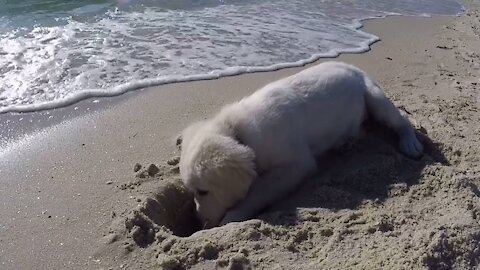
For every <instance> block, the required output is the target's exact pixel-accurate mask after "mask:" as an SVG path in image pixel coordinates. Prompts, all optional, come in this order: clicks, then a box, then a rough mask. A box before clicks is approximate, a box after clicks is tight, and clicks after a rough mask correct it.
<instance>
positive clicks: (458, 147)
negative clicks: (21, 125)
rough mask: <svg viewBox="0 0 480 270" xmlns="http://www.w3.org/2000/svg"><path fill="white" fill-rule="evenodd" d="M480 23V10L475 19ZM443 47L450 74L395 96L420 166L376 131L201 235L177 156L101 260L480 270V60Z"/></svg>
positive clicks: (439, 70) (464, 48) (125, 218)
mask: <svg viewBox="0 0 480 270" xmlns="http://www.w3.org/2000/svg"><path fill="white" fill-rule="evenodd" d="M478 15H479V12H478V10H477V9H476V6H473V7H472V8H471V9H470V10H469V11H468V14H467V15H466V16H478ZM466 21H467V20H462V19H461V18H460V19H458V20H456V21H455V22H454V23H453V24H451V25H448V26H447V27H446V30H445V31H450V32H449V35H450V36H455V35H461V34H462V33H465V32H467V34H468V35H473V36H476V37H477V38H478V37H480V36H479V35H480V32H479V31H478V29H480V23H478V22H471V21H467V22H468V24H466V23H465V22H466ZM459 29H460V30H461V31H459ZM435 42H437V43H438V44H437V45H438V46H439V47H438V48H437V49H438V50H441V53H442V55H443V56H442V57H443V58H441V59H436V60H435V61H437V62H438V63H443V62H446V63H449V64H448V65H447V64H444V65H440V64H438V65H437V67H436V69H435V70H434V72H435V76H431V77H428V76H427V77H425V76H423V77H422V76H418V78H417V77H416V78H413V77H412V78H405V81H408V83H405V82H399V85H396V86H397V87H401V89H402V91H403V92H402V93H401V94H395V93H390V92H388V91H387V95H389V97H391V98H392V99H393V101H394V103H395V104H396V105H397V106H399V107H400V106H404V109H405V110H406V111H407V112H409V113H410V117H411V118H412V119H411V120H412V122H413V123H414V125H415V128H416V129H417V133H418V135H419V137H420V138H421V140H422V142H423V143H424V145H425V149H426V153H425V155H424V156H423V157H422V158H421V159H419V160H412V159H409V158H407V157H405V156H403V155H401V154H400V153H399V152H398V150H397V148H396V146H395V145H396V138H395V137H394V136H392V134H389V133H386V132H385V131H384V129H383V128H382V127H378V126H376V125H374V124H369V125H367V127H366V131H367V132H366V136H365V137H364V138H361V139H360V140H359V141H357V142H355V143H353V144H349V145H348V146H345V147H342V148H340V149H338V150H336V151H332V152H331V153H329V154H328V155H327V156H326V157H323V158H321V159H320V160H319V166H320V172H319V174H318V175H317V176H316V177H314V178H312V179H308V180H307V181H306V182H305V184H304V185H302V187H301V188H300V189H299V190H298V191H296V192H294V193H293V194H292V196H290V197H289V198H287V199H285V200H283V201H281V202H279V203H277V204H275V205H273V206H271V207H270V208H268V209H266V210H265V211H264V212H263V213H262V214H261V215H259V216H258V217H257V218H256V219H253V220H249V221H245V222H241V223H231V224H227V225H226V226H223V227H219V228H213V229H210V230H199V228H200V226H199V224H198V222H197V221H196V219H195V216H194V203H193V198H192V195H191V194H190V193H189V192H188V190H186V188H185V187H184V186H183V185H182V183H181V181H180V179H179V175H178V167H177V166H178V157H177V158H173V159H172V160H169V161H167V162H166V164H165V165H155V167H156V168H157V169H158V171H156V170H150V172H153V171H155V173H149V170H148V166H146V168H143V167H141V168H138V170H136V172H135V173H136V175H137V176H132V178H133V180H127V181H126V184H125V185H126V186H127V188H122V185H120V186H119V189H121V190H122V192H127V193H128V192H130V193H131V194H134V195H135V196H139V194H141V195H142V196H144V197H142V200H141V203H139V204H138V206H137V207H136V208H135V209H132V210H131V211H128V212H126V213H123V214H118V215H116V216H115V218H114V221H113V223H112V226H111V229H110V232H109V234H108V235H106V236H105V239H104V242H105V246H104V250H102V251H100V252H99V253H98V257H99V258H101V259H102V260H103V261H105V262H108V263H109V265H123V266H124V267H125V268H128V269H478V267H480V190H479V186H480V126H479V123H480V111H479V110H480V109H479V101H480V98H479V97H480V94H479V92H478V91H479V87H478V85H480V81H479V80H478V78H480V74H479V73H480V72H479V70H480V67H479V66H478V62H479V61H480V55H478V54H475V53H472V51H473V47H469V44H470V43H467V42H466V41H465V40H464V39H462V38H461V36H459V38H458V39H451V38H450V39H443V38H442V36H439V37H438V39H437V40H436V41H435ZM444 47H445V48H446V47H448V48H450V49H445V48H444ZM432 61H433V60H432ZM448 61H450V62H448ZM459 61H460V62H459ZM454 63H460V64H462V65H460V64H458V66H456V65H455V64H454ZM465 63H468V64H465ZM412 68H414V67H412ZM475 72H476V73H475ZM412 74H415V72H412ZM418 74H421V72H419V73H418ZM393 86H394V87H395V85H393ZM427 86H428V87H427ZM434 86H435V87H438V89H440V90H439V91H427V90H428V88H431V87H434ZM423 89H425V90H423ZM137 167H138V166H136V168H137ZM142 168H143V169H142ZM131 187H132V188H131Z"/></svg>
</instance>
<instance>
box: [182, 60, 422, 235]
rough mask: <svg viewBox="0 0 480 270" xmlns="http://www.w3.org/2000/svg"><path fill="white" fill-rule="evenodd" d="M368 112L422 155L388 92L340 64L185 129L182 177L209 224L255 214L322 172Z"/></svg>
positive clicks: (410, 151)
mask: <svg viewBox="0 0 480 270" xmlns="http://www.w3.org/2000/svg"><path fill="white" fill-rule="evenodd" d="M367 114H369V115H371V116H373V118H374V119H376V120H377V121H379V122H381V123H383V124H384V125H386V126H387V127H389V128H391V129H393V130H394V131H395V132H396V134H398V137H399V140H400V147H399V148H400V150H401V151H402V152H403V153H405V154H406V155H408V156H410V157H419V156H420V155H421V154H422V151H423V147H422V145H421V143H420V142H419V141H418V140H417V138H416V136H415V132H414V130H413V129H412V127H411V125H410V123H409V122H408V120H406V118H404V117H403V116H402V115H401V114H400V111H399V110H398V109H397V108H395V106H394V105H393V104H392V103H391V102H390V101H389V100H388V99H387V98H386V97H385V95H384V93H383V91H382V90H381V89H380V88H379V87H378V86H377V85H376V84H375V83H374V82H373V81H372V80H371V79H370V78H368V77H367V75H366V74H365V73H364V72H363V71H361V70H359V69H358V68H356V67H353V66H351V65H347V64H345V63H339V62H327V63H322V64H319V65H317V66H315V67H311V68H309V69H306V70H304V71H302V72H300V73H298V74H295V75H293V76H290V77H287V78H284V79H281V80H279V81H276V82H273V83H270V84H268V85H266V86H265V87H263V88H262V89H260V90H258V91H256V92H255V93H253V94H252V95H251V96H248V97H246V98H244V99H242V100H241V101H239V102H237V103H233V104H230V105H227V106H226V107H224V108H223V109H222V110H221V111H220V113H218V114H217V115H216V116H215V117H213V118H211V119H209V120H207V121H204V122H199V123H196V124H193V125H191V126H190V127H188V128H187V129H185V130H184V131H183V133H182V138H183V141H182V153H181V158H180V174H181V177H182V180H183V182H184V183H185V185H186V186H187V187H188V188H189V189H190V190H191V191H192V192H193V193H194V197H195V203H196V206H197V212H198V215H199V217H200V218H201V220H202V221H203V222H204V224H205V227H207V228H208V227H213V226H216V225H218V224H225V223H227V222H231V221H243V220H246V219H249V218H252V217H253V216H254V215H255V214H257V213H258V212H259V211H260V210H262V209H263V208H264V207H266V206H267V205H269V204H271V203H273V202H275V201H276V200H278V199H280V198H282V197H283V196H285V195H287V194H288V193H289V192H291V191H292V190H294V189H295V188H296V187H297V186H298V185H299V184H300V183H301V182H302V180H303V179H304V178H305V177H307V176H308V175H309V174H311V173H313V172H315V170H316V164H315V157H316V156H318V155H321V154H322V153H324V152H325V151H326V150H328V149H330V148H332V147H334V146H338V145H340V144H342V143H343V142H345V141H346V140H347V139H349V138H351V137H353V136H355V134H356V133H357V131H358V130H359V127H360V125H361V123H362V122H363V120H364V119H365V118H366V115H367ZM222 218H223V220H222Z"/></svg>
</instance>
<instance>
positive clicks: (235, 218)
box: [219, 210, 248, 226]
mask: <svg viewBox="0 0 480 270" xmlns="http://www.w3.org/2000/svg"><path fill="white" fill-rule="evenodd" d="M247 218H248V217H247V216H246V215H245V214H243V213H241V212H239V211H235V210H232V211H228V212H227V213H226V214H225V216H224V217H223V219H222V221H221V222H220V224H219V226H223V225H225V224H227V223H230V222H240V221H244V220H247Z"/></svg>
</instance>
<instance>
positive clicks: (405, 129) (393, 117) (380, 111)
mask: <svg viewBox="0 0 480 270" xmlns="http://www.w3.org/2000/svg"><path fill="white" fill-rule="evenodd" d="M365 86H366V93H365V102H366V105H367V111H368V113H369V114H370V115H372V116H373V117H374V118H375V120H377V121H378V122H380V123H382V124H384V125H386V126H387V127H389V128H391V129H393V130H394V131H395V133H397V134H398V136H399V138H400V150H402V152H404V153H405V154H407V155H408V156H412V157H418V156H420V155H421V153H422V151H423V147H422V145H421V143H420V142H419V141H418V140H417V138H416V136H415V132H414V130H413V128H412V126H411V125H410V122H409V121H408V119H407V117H406V115H405V114H402V112H401V111H400V110H398V109H397V108H396V107H395V105H393V103H392V102H391V101H390V100H389V99H388V98H387V97H386V96H385V94H384V92H383V90H382V89H381V88H380V87H379V86H378V85H377V84H376V83H375V82H373V81H372V80H371V79H369V78H368V77H366V76H365Z"/></svg>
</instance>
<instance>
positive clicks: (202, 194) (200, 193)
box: [197, 189, 208, 196]
mask: <svg viewBox="0 0 480 270" xmlns="http://www.w3.org/2000/svg"><path fill="white" fill-rule="evenodd" d="M197 194H198V196H205V195H208V190H201V189H197Z"/></svg>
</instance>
